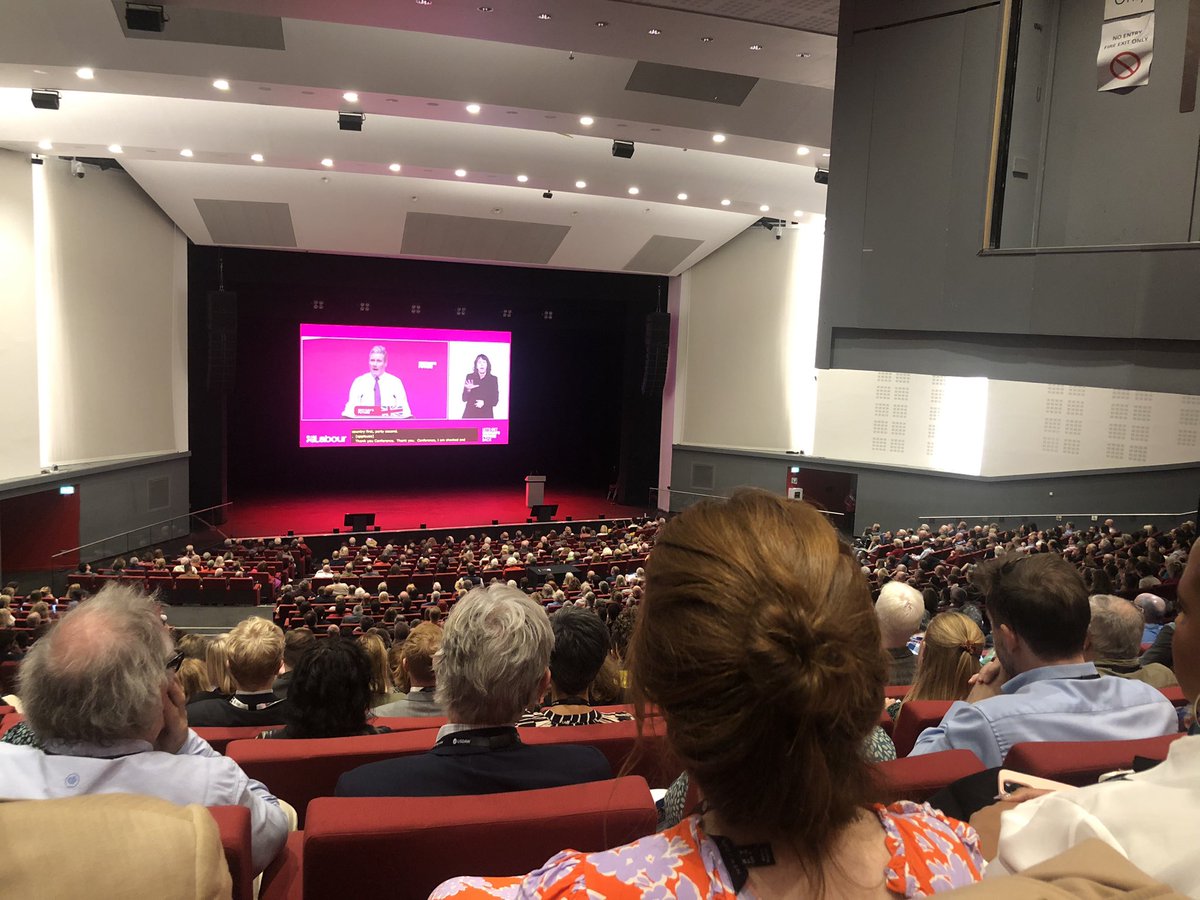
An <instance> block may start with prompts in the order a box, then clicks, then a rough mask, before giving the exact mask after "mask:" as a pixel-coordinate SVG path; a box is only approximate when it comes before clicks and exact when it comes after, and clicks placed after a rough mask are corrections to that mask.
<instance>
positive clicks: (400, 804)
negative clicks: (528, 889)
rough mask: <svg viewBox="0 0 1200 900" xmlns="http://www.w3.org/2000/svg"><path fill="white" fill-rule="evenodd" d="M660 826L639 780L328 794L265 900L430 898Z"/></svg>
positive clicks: (281, 863)
mask: <svg viewBox="0 0 1200 900" xmlns="http://www.w3.org/2000/svg"><path fill="white" fill-rule="evenodd" d="M542 730H547V731H549V730H559V729H542ZM562 730H568V731H569V730H570V729H562ZM656 821H657V814H656V812H655V809H654V802H653V800H651V798H650V791H649V790H648V788H647V785H646V782H645V780H644V779H642V778H638V777H628V778H618V779H616V780H614V781H600V782H593V783H590V784H579V785H570V786H568V787H560V788H550V789H547V790H539V791H522V792H520V793H513V794H490V795H486V796H480V797H413V798H388V797H381V798H365V799H364V798H332V797H326V798H321V799H317V800H314V801H313V802H312V805H311V807H310V808H309V814H308V818H307V820H306V823H305V827H304V831H303V832H300V833H297V834H294V835H292V836H290V838H289V840H288V844H287V848H286V850H285V851H284V853H283V855H282V857H281V858H280V859H278V860H276V862H275V863H274V864H273V865H272V866H271V867H270V868H269V869H268V870H267V872H266V874H265V876H264V879H263V889H262V893H261V895H260V896H261V898H262V900H290V898H301V897H335V896H347V897H367V896H372V895H374V894H377V893H379V892H380V890H385V891H386V893H387V894H388V896H390V897H398V898H403V900H407V898H414V900H416V898H422V900H423V898H425V897H427V896H429V892H430V891H431V890H433V888H435V887H437V885H438V884H440V883H441V882H442V881H444V880H446V879H447V878H451V877H454V876H456V875H464V874H465V875H495V874H498V873H510V874H517V873H521V872H526V871H529V870H531V869H535V868H537V867H538V866H540V865H541V864H542V863H544V862H545V861H546V860H547V859H549V858H550V857H551V856H553V855H554V854H555V853H557V852H559V851H560V850H562V849H563V848H565V847H571V848H574V849H576V850H580V851H583V852H595V851H598V850H604V849H606V848H608V847H612V846H616V845H619V844H624V843H628V842H629V841H632V840H635V839H636V838H639V837H641V836H643V835H646V834H650V833H652V832H653V831H654V827H655V823H656Z"/></svg>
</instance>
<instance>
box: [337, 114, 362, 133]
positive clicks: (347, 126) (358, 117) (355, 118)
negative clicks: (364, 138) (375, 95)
mask: <svg viewBox="0 0 1200 900" xmlns="http://www.w3.org/2000/svg"><path fill="white" fill-rule="evenodd" d="M364 119H366V116H364V115H363V114H362V113H360V112H340V113H338V128H340V129H342V131H362V127H363V120H364Z"/></svg>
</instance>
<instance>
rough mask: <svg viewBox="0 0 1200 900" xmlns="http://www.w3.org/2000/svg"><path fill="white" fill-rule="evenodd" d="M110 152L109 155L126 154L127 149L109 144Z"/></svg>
mask: <svg viewBox="0 0 1200 900" xmlns="http://www.w3.org/2000/svg"><path fill="white" fill-rule="evenodd" d="M108 152H109V153H124V152H125V148H124V147H122V146H121V145H120V144H109V145H108Z"/></svg>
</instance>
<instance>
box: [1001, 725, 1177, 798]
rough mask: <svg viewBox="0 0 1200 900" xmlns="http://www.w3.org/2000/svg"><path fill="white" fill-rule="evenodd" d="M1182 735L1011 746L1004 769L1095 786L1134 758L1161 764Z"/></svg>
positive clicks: (1126, 765)
mask: <svg viewBox="0 0 1200 900" xmlns="http://www.w3.org/2000/svg"><path fill="white" fill-rule="evenodd" d="M1181 737H1183V735H1182V734H1168V735H1164V736H1163V737H1154V738H1143V739H1141V740H1136V741H1040V742H1037V741H1030V742H1028V743H1024V744H1014V745H1013V748H1012V749H1011V750H1009V751H1008V755H1007V756H1006V757H1005V758H1004V768H1006V769H1012V770H1013V771H1016V772H1023V773H1025V774H1026V775H1037V776H1040V777H1042V778H1050V779H1053V780H1054V781H1063V782H1066V783H1067V784H1074V785H1080V786H1082V785H1085V784H1095V783H1096V779H1098V778H1099V777H1100V776H1101V775H1103V774H1104V773H1105V772H1111V771H1113V770H1114V769H1127V768H1129V764H1130V763H1131V762H1133V758H1134V757H1135V756H1144V757H1146V758H1147V759H1158V760H1163V759H1166V758H1167V751H1168V750H1169V749H1170V748H1171V744H1172V743H1174V742H1175V741H1176V740H1178V739H1179V738H1181Z"/></svg>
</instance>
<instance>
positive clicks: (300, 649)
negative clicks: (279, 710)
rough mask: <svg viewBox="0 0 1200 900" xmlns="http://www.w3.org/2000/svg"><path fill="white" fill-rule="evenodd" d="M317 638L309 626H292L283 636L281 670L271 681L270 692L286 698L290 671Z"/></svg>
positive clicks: (290, 681)
mask: <svg viewBox="0 0 1200 900" xmlns="http://www.w3.org/2000/svg"><path fill="white" fill-rule="evenodd" d="M316 642H317V639H316V637H315V636H314V635H313V633H312V630H311V629H310V628H293V629H292V630H291V631H289V632H287V633H286V634H285V635H284V636H283V672H281V673H280V674H279V675H278V676H277V677H276V678H275V681H273V682H272V683H271V693H273V694H274V695H275V696H276V697H278V698H279V699H280V700H286V699H287V696H288V690H289V689H290V688H291V686H292V673H293V672H294V671H295V670H296V666H297V664H298V663H299V662H300V660H301V659H302V658H303V657H304V654H305V653H307V652H308V651H309V650H311V649H312V648H313V646H314V645H315V644H316Z"/></svg>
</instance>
